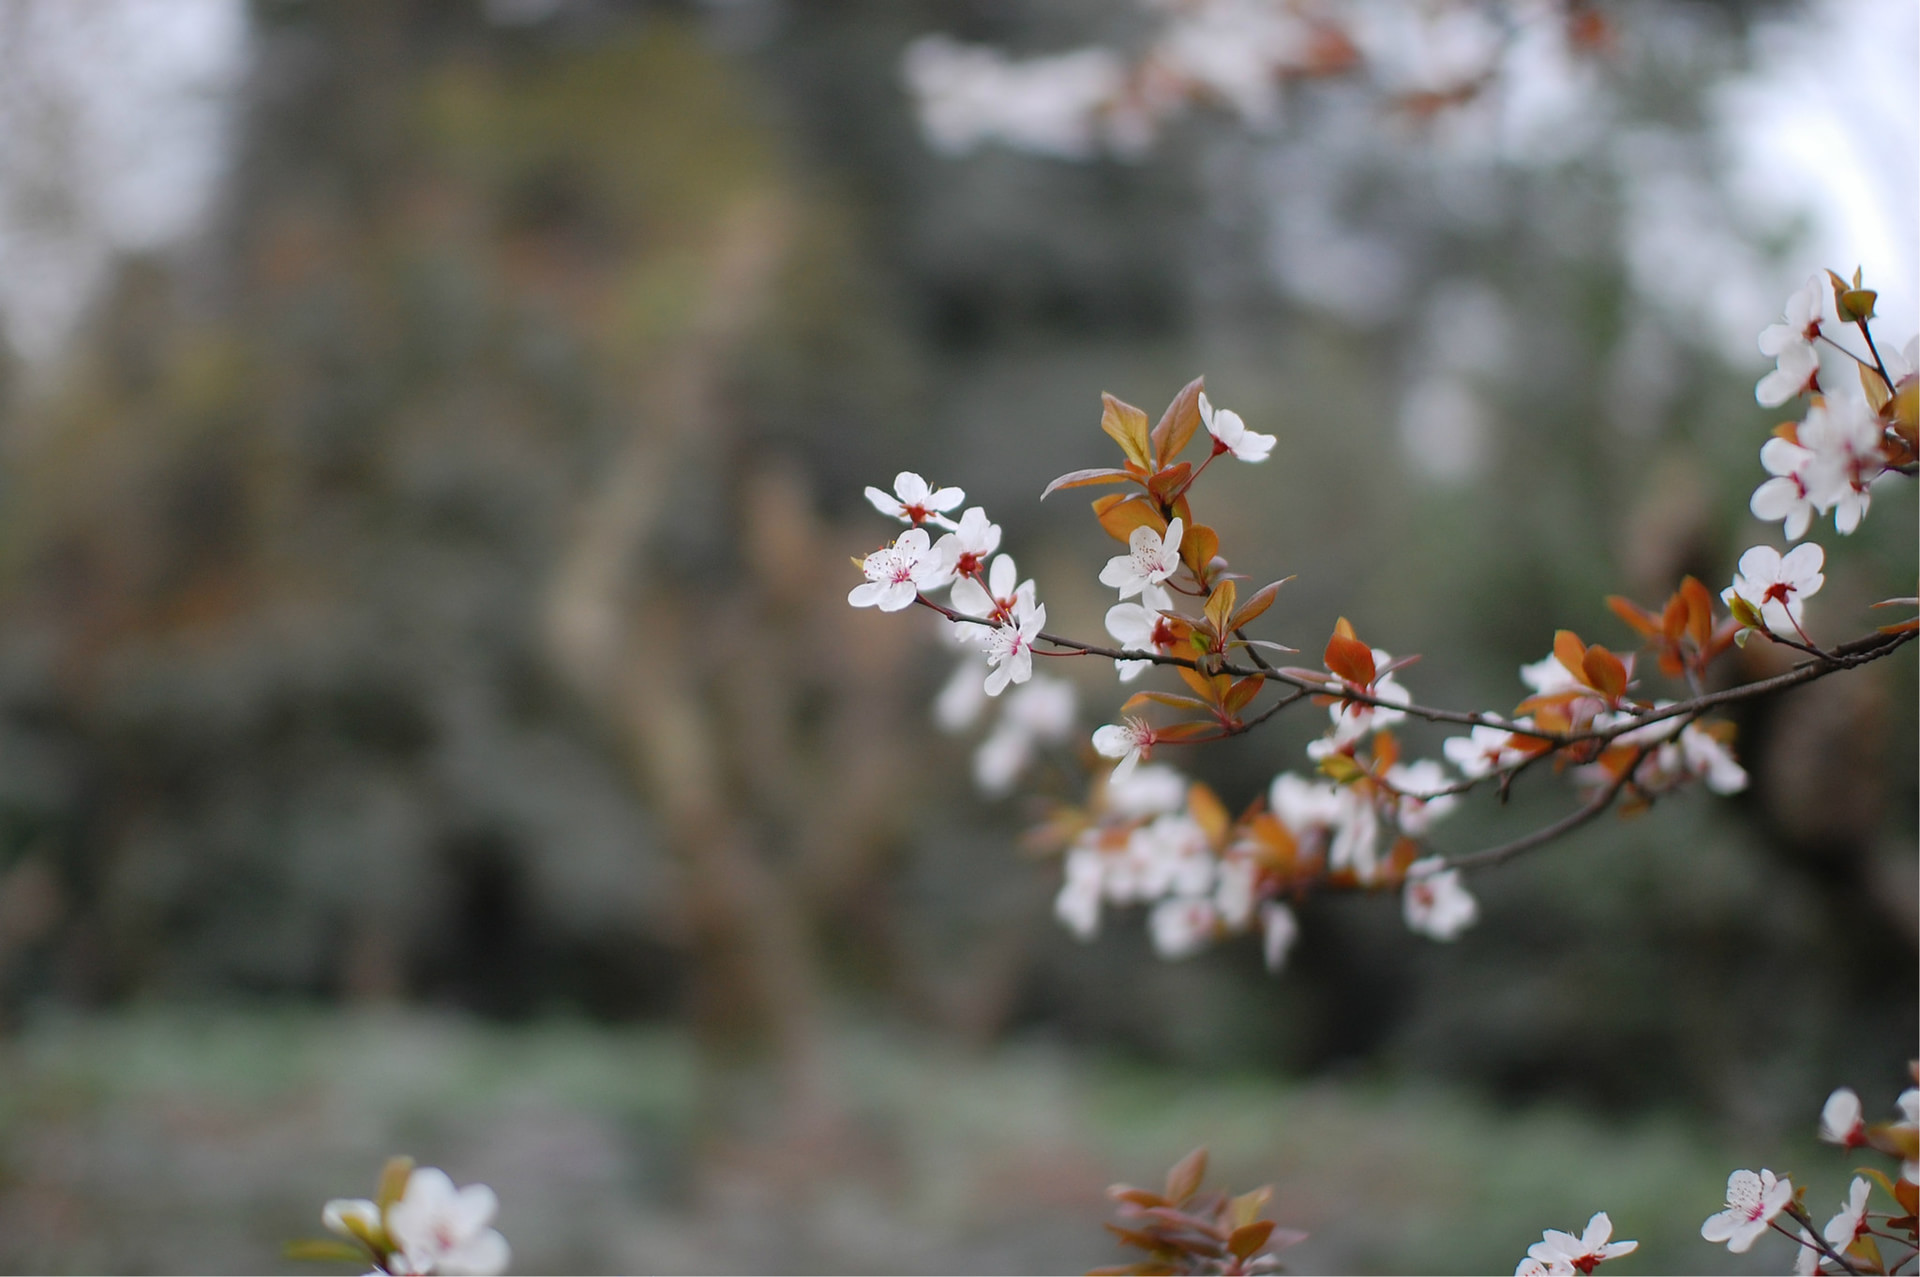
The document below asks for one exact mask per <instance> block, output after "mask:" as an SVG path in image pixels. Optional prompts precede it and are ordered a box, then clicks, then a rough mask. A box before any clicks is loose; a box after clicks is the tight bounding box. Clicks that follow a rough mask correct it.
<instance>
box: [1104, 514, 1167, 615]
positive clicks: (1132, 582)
mask: <svg viewBox="0 0 1920 1277" xmlns="http://www.w3.org/2000/svg"><path fill="white" fill-rule="evenodd" d="M1184 532H1185V526H1184V525H1183V524H1182V523H1181V522H1180V520H1179V519H1175V520H1174V521H1173V522H1172V523H1169V524H1168V525H1167V535H1166V536H1165V537H1162V536H1161V535H1160V534H1159V533H1158V532H1155V531H1154V530H1153V529H1152V528H1148V527H1139V528H1135V529H1134V530H1133V535H1132V536H1130V537H1128V538H1127V553H1125V554H1116V555H1114V556H1113V557H1112V558H1111V559H1108V560H1107V566H1106V567H1104V568H1102V569H1100V584H1102V585H1108V586H1112V587H1114V588H1115V589H1117V590H1119V591H1120V597H1121V598H1122V599H1123V600H1124V599H1130V598H1132V597H1133V596H1134V595H1136V594H1139V593H1141V592H1143V591H1144V590H1145V589H1146V588H1147V587H1148V586H1149V585H1158V584H1160V583H1161V582H1162V581H1164V580H1166V579H1167V578H1168V577H1170V576H1172V575H1173V574H1174V573H1175V572H1176V571H1178V570H1179V568H1180V537H1181V535H1182V534H1183V533H1184Z"/></svg>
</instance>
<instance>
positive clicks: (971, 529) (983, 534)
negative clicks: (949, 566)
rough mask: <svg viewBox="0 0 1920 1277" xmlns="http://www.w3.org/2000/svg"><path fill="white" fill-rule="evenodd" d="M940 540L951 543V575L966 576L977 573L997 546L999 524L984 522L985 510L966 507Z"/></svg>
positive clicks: (998, 542) (985, 517) (998, 541)
mask: <svg viewBox="0 0 1920 1277" xmlns="http://www.w3.org/2000/svg"><path fill="white" fill-rule="evenodd" d="M940 539H941V540H942V541H951V542H953V546H952V550H951V553H952V554H953V572H954V575H955V576H956V577H958V578H961V579H966V578H969V577H972V576H975V575H977V574H978V573H979V572H980V570H981V569H982V568H983V567H984V566H985V565H986V562H987V556H988V555H990V554H992V553H993V552H994V551H995V550H998V549H999V548H1000V525H999V524H997V523H990V522H988V521H987V512H986V511H985V510H982V509H981V508H980V507H979V506H977V505H975V506H968V507H967V509H966V512H965V513H964V514H962V515H961V516H960V522H959V523H957V524H955V525H954V529H953V531H951V532H949V533H947V535H946V536H944V537H941V538H940Z"/></svg>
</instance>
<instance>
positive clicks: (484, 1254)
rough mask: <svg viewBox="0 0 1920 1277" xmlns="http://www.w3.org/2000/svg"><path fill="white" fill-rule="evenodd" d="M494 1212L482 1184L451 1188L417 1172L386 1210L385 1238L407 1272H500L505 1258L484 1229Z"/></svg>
mask: <svg viewBox="0 0 1920 1277" xmlns="http://www.w3.org/2000/svg"><path fill="white" fill-rule="evenodd" d="M498 1209H499V1201H498V1199H497V1198H495V1197H494V1195H493V1190H492V1189H491V1188H488V1187H487V1186H486V1185H485V1184H469V1185H467V1186H466V1187H465V1188H455V1187H454V1186H453V1181H452V1180H451V1179H449V1178H448V1177H447V1173H446V1172H445V1171H442V1170H437V1169H435V1168H433V1167H431V1166H428V1167H423V1168H420V1169H417V1170H415V1171H414V1172H413V1174H412V1175H411V1176H409V1177H408V1179H407V1188H406V1192H405V1193H403V1194H401V1197H400V1200H399V1201H397V1202H395V1203H394V1204H393V1205H391V1206H389V1207H388V1208H387V1234H388V1236H389V1237H391V1238H392V1239H393V1244H394V1246H395V1247H396V1248H397V1249H398V1250H399V1252H400V1255H401V1256H402V1257H403V1258H404V1259H405V1261H406V1264H407V1267H408V1270H409V1271H411V1272H415V1273H448V1274H454V1273H499V1272H504V1271H506V1267H507V1263H508V1262H509V1260H510V1258H511V1253H510V1252H509V1250H508V1248H507V1242H506V1239H505V1238H504V1237H502V1236H501V1235H500V1234H499V1233H498V1232H496V1231H495V1230H494V1229H493V1228H492V1227H490V1225H491V1224H492V1223H493V1216H494V1213H495V1211H496V1210H498Z"/></svg>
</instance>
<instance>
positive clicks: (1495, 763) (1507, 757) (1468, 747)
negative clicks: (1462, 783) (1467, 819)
mask: <svg viewBox="0 0 1920 1277" xmlns="http://www.w3.org/2000/svg"><path fill="white" fill-rule="evenodd" d="M1554 664H1556V665H1558V664H1559V662H1558V661H1555V662H1554ZM1514 722H1515V725H1516V726H1519V727H1531V726H1533V720H1532V719H1531V718H1521V719H1516V720H1514ZM1520 739H1521V738H1520V737H1518V736H1515V735H1514V734H1513V733H1512V732H1510V731H1507V730H1506V729H1505V728H1500V727H1486V726H1477V727H1475V728H1474V729H1473V731H1472V732H1471V733H1469V734H1468V735H1466V736H1449V737H1447V739H1446V740H1444V741H1442V742H1441V744H1440V752H1441V753H1443V754H1445V755H1446V756H1447V761H1448V762H1450V763H1452V764H1453V765H1454V766H1455V767H1458V768H1459V769H1460V774H1461V775H1463V776H1465V777H1466V778H1467V779H1468V780H1478V779H1480V777H1482V776H1491V775H1492V774H1493V773H1494V772H1497V771H1499V770H1501V769H1502V768H1505V767H1511V766H1513V764H1515V763H1517V762H1520V761H1521V760H1522V759H1524V758H1526V757H1527V751H1526V750H1525V749H1523V748H1521V747H1520V744H1519V741H1520Z"/></svg>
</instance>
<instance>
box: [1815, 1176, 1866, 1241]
mask: <svg viewBox="0 0 1920 1277" xmlns="http://www.w3.org/2000/svg"><path fill="white" fill-rule="evenodd" d="M1872 1192H1873V1185H1871V1184H1869V1183H1868V1182H1867V1181H1866V1180H1864V1179H1861V1178H1860V1177H1859V1176H1858V1175H1856V1176H1854V1178H1853V1186H1852V1188H1851V1189H1850V1190H1849V1191H1848V1193H1847V1202H1846V1205H1844V1206H1842V1207H1841V1208H1840V1213H1839V1214H1837V1215H1835V1216H1834V1217H1833V1218H1832V1219H1830V1220H1828V1221H1827V1226H1826V1227H1825V1228H1823V1229H1821V1230H1820V1235H1821V1236H1822V1237H1824V1238H1826V1240H1827V1245H1829V1246H1831V1247H1833V1248H1834V1249H1835V1250H1838V1251H1845V1250H1846V1248H1847V1247H1849V1246H1851V1245H1853V1239H1854V1238H1856V1237H1858V1236H1859V1235H1860V1230H1861V1229H1862V1228H1864V1227H1866V1223H1867V1198H1868V1197H1869V1196H1870V1195H1871V1194H1872Z"/></svg>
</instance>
